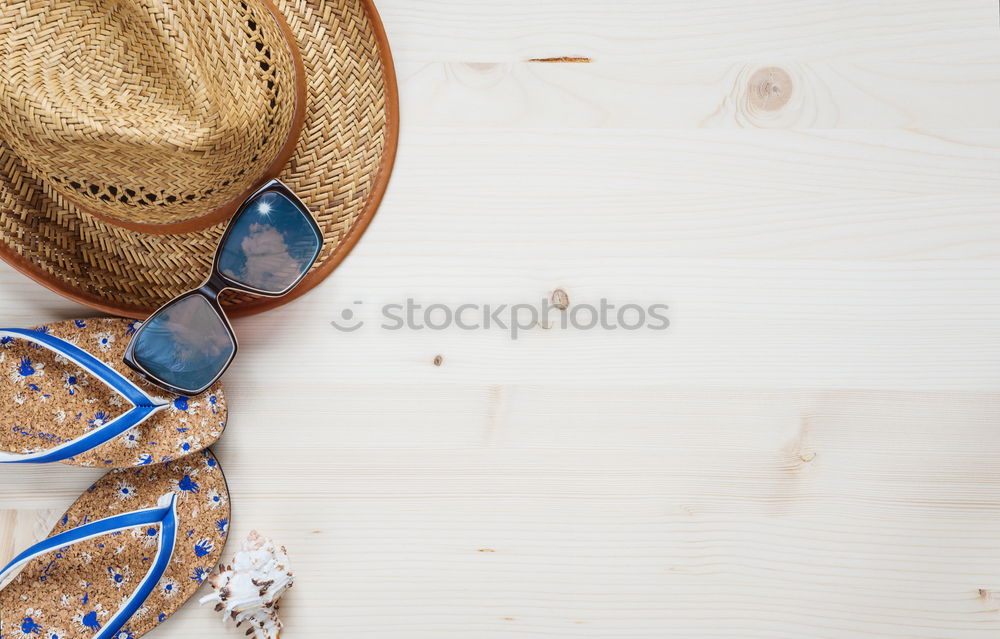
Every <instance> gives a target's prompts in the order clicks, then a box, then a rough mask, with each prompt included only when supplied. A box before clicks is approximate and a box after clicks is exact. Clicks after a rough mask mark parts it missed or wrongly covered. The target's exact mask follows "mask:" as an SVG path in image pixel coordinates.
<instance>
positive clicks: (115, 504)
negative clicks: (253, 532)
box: [0, 450, 230, 639]
mask: <svg viewBox="0 0 1000 639" xmlns="http://www.w3.org/2000/svg"><path fill="white" fill-rule="evenodd" d="M164 498H166V499H167V500H168V501H171V502H172V508H173V517H174V520H173V521H172V522H171V526H170V528H167V529H165V528H164V527H163V526H162V525H161V526H159V527H157V526H155V525H141V526H136V527H132V528H130V529H126V530H121V531H119V532H111V533H107V534H101V535H95V536H92V537H89V538H87V539H86V540H85V541H78V542H75V543H72V544H71V545H65V546H63V545H62V540H60V539H52V538H53V537H55V536H56V535H59V534H63V535H73V534H78V533H79V531H81V530H83V529H82V528H80V527H81V526H85V525H88V524H89V525H91V526H98V525H100V523H101V521H108V519H106V518H115V517H116V516H122V515H125V514H126V513H128V514H129V515H128V516H134V513H135V512H136V511H141V510H142V509H154V508H156V507H157V506H158V504H159V505H161V506H162V504H164V503H165V502H164ZM147 512H148V511H147ZM229 512H230V511H229V492H228V489H227V487H226V480H225V477H224V476H223V474H222V469H221V468H220V467H219V464H218V462H217V461H216V459H215V457H214V456H213V455H212V453H211V452H209V451H207V450H206V451H203V452H201V453H199V454H196V455H191V456H188V457H186V458H184V459H182V460H179V461H177V462H168V463H166V464H159V465H155V466H147V467H144V468H140V469H117V470H113V471H111V472H109V473H108V474H107V475H105V476H104V477H102V478H101V479H100V480H98V481H97V483H95V484H94V485H93V486H91V487H90V488H89V489H87V491H86V492H85V493H84V494H83V495H82V496H81V497H80V498H79V499H77V501H76V502H75V503H74V504H73V505H72V506H70V507H69V509H68V510H67V511H66V513H65V514H64V515H63V516H62V517H61V518H60V519H59V522H58V523H57V524H56V526H55V527H54V528H53V529H52V531H51V533H50V534H49V537H48V539H51V540H52V541H50V542H48V543H49V544H56V542H58V544H57V545H58V546H59V547H57V548H55V549H54V550H53V551H51V552H47V553H46V554H43V555H39V556H37V558H34V559H30V560H28V561H27V563H24V566H23V568H21V570H20V572H19V573H17V574H16V576H14V577H13V580H12V581H10V582H9V583H8V584H7V585H6V587H4V588H3V589H2V590H0V636H6V637H16V636H21V635H24V636H27V637H39V638H44V639H48V638H49V637H58V638H59V639H94V637H104V636H108V637H122V636H124V637H129V638H130V639H136V638H137V637H139V636H141V635H143V634H145V633H146V632H148V631H149V630H151V629H153V628H154V627H156V626H157V625H158V624H160V623H161V622H163V621H164V620H166V619H167V618H168V617H169V616H170V615H171V614H173V613H174V612H175V611H177V610H178V609H179V608H180V607H181V605H183V603H184V602H185V601H187V600H188V599H189V598H191V597H192V596H193V595H194V594H195V593H196V592H197V590H198V588H199V587H200V586H201V584H202V582H203V581H204V579H205V578H206V577H207V576H208V574H209V573H210V571H211V570H212V568H213V567H214V566H215V565H216V564H218V562H219V557H220V556H221V554H222V549H223V546H224V544H225V541H226V535H227V533H228V527H229ZM119 518H123V517H119ZM164 530H166V532H164ZM161 535H162V536H163V538H164V539H167V538H170V536H171V535H174V539H175V540H174V543H173V545H172V546H171V547H170V548H169V549H167V552H161V550H160V548H159V546H160V545H161V544H160V536H161ZM39 543H40V544H45V543H46V542H45V541H42V542H39ZM161 561H162V564H161V563H159V562H161ZM154 566H159V567H161V568H162V569H163V573H162V577H161V578H159V579H158V580H155V581H154V579H153V578H154V577H155V576H156V574H157V573H156V572H155V571H154V569H153V567H154ZM12 575H13V573H12V574H11V576H12ZM9 578H10V576H8V579H9ZM144 580H145V584H144V583H143V582H144ZM143 588H146V589H149V594H148V596H146V597H145V598H142V597H140V596H139V595H137V594H136V593H138V592H144V590H143ZM129 598H132V601H133V602H134V603H131V604H128V605H133V606H134V607H135V612H134V614H127V613H122V612H120V611H121V610H126V608H125V606H126V605H127V604H126V602H127V601H128V600H129ZM116 614H117V615H118V618H117V619H116V618H115V616H116ZM19 633H20V634H19Z"/></svg>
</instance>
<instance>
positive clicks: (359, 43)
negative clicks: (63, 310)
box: [0, 0, 398, 318]
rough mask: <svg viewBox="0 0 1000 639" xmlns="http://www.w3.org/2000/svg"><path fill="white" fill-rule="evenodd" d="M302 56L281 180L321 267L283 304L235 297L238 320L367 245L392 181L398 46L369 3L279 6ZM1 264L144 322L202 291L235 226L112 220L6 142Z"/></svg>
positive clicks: (299, 0)
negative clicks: (311, 219) (314, 235)
mask: <svg viewBox="0 0 1000 639" xmlns="http://www.w3.org/2000/svg"><path fill="white" fill-rule="evenodd" d="M274 5H275V6H276V7H277V9H278V11H279V12H280V13H281V15H282V16H283V18H284V19H285V21H286V22H287V23H288V26H289V28H290V29H291V31H292V34H293V35H294V37H295V39H296V41H297V42H298V45H299V48H300V50H301V55H302V61H303V63H304V66H305V75H306V78H305V81H306V113H305V123H304V125H303V128H302V132H301V134H300V136H299V138H298V144H297V146H296V148H295V151H294V153H293V154H292V157H291V159H290V160H289V162H288V164H287V165H286V166H285V168H284V170H283V171H281V173H279V174H278V178H279V179H281V180H282V181H283V182H285V183H286V184H287V185H288V186H289V187H290V188H291V189H292V190H293V191H294V192H295V193H296V194H297V195H298V196H299V197H300V198H301V199H302V200H303V201H304V202H305V203H306V205H307V206H308V207H309V209H310V211H312V213H313V214H314V215H315V217H316V219H317V221H318V222H319V225H320V228H321V229H322V231H323V235H324V246H323V251H322V253H321V255H320V259H319V260H318V261H317V264H316V265H315V266H314V267H313V269H312V271H310V273H309V274H308V275H307V276H306V278H305V279H304V280H303V281H302V283H301V284H300V285H299V287H298V288H296V289H295V291H293V292H292V293H291V294H289V295H287V296H285V297H283V298H277V299H263V298H255V297H251V296H246V295H231V296H227V297H226V298H225V300H224V303H225V305H226V306H227V307H228V310H229V312H230V314H231V315H233V316H240V315H247V314H251V313H254V312H259V311H261V310H264V309H266V308H270V307H273V306H276V305H279V304H283V303H285V302H288V301H289V300H291V299H293V298H294V297H296V296H298V295H301V294H302V293H304V292H306V291H307V290H309V289H310V288H312V287H313V286H315V285H316V284H318V283H319V282H320V281H321V280H322V279H323V278H324V277H326V276H327V275H328V274H329V273H330V272H331V271H332V270H333V268H334V267H335V266H336V265H337V264H339V263H340V261H341V260H343V258H344V257H345V256H346V255H347V253H348V252H349V251H350V249H351V248H352V247H353V246H354V244H355V243H356V242H357V241H358V239H359V237H360V236H361V234H362V233H363V232H364V230H365V228H366V227H367V225H368V223H369V221H370V220H371V217H372V216H373V215H374V213H375V210H376V208H377V207H378V203H379V201H380V200H381V197H382V194H383V193H384V191H385V187H386V184H387V183H388V180H389V173H390V171H391V169H392V163H393V160H394V158H395V151H396V141H397V136H398V98H397V93H396V83H395V74H394V71H393V65H392V58H391V55H390V52H389V46H388V42H387V40H386V37H385V32H384V31H383V28H382V24H381V21H380V20H379V17H378V13H377V12H376V10H375V8H374V6H373V5H372V4H371V1H370V0H274ZM0 160H2V161H0V214H2V224H0V257H3V259H5V260H6V261H7V262H9V263H11V264H12V265H14V266H15V267H16V268H18V269H19V270H21V271H22V272H24V273H25V274H27V275H29V276H30V277H32V278H34V279H36V280H37V281H39V282H40V283H42V284H44V285H45V286H47V287H49V288H51V289H53V290H55V291H57V292H59V293H61V294H63V295H66V296H67V297H70V298H72V299H74V300H77V301H79V302H81V303H83V304H86V305H88V306H91V307H93V308H96V309H98V310H101V311H104V312H109V313H114V314H118V315H125V316H129V317H136V318H143V317H146V316H147V315H148V314H149V313H151V312H152V311H154V310H156V308H158V307H159V306H161V305H162V304H164V303H165V302H167V301H169V300H170V299H172V298H174V297H176V296H177V295H179V294H181V293H183V292H185V291H187V290H190V289H192V288H194V287H196V286H198V285H199V284H201V282H202V280H203V279H204V278H205V276H206V275H207V274H208V272H209V270H210V268H211V259H212V255H213V254H214V252H215V248H216V246H217V244H218V241H219V238H220V237H221V235H222V232H223V231H224V230H225V224H224V223H223V224H219V225H216V226H212V227H209V228H207V229H204V230H201V231H197V232H191V233H182V234H172V235H153V234H148V233H141V232H136V231H130V230H128V229H124V228H121V227H118V226H114V225H111V224H108V223H106V222H103V221H101V220H99V219H97V218H95V217H93V216H91V215H89V214H87V213H85V212H83V211H81V210H79V209H78V208H76V207H75V206H74V205H73V204H72V203H71V202H69V201H67V200H66V199H65V198H63V197H62V196H61V195H59V193H57V192H55V191H53V190H52V189H50V188H48V187H47V186H46V183H45V182H44V181H43V180H40V179H39V178H38V176H35V175H33V174H32V173H31V171H30V170H29V169H28V168H27V167H26V166H25V165H24V164H23V162H21V161H20V159H19V158H18V157H17V156H16V155H15V154H14V153H13V152H11V149H10V148H9V147H8V146H6V144H4V143H3V141H0Z"/></svg>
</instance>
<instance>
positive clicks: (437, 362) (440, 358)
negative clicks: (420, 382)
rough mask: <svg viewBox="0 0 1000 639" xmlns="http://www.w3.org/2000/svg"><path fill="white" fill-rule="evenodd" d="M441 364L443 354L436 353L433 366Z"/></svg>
mask: <svg viewBox="0 0 1000 639" xmlns="http://www.w3.org/2000/svg"><path fill="white" fill-rule="evenodd" d="M441 364H444V356H443V355H436V356H435V357H434V365H435V366H440V365H441Z"/></svg>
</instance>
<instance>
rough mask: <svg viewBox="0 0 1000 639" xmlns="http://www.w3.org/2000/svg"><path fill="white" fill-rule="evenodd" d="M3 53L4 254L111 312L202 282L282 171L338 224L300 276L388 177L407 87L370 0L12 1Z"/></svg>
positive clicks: (314, 275)
mask: <svg viewBox="0 0 1000 639" xmlns="http://www.w3.org/2000/svg"><path fill="white" fill-rule="evenodd" d="M0 59H2V60H3V61H4V71H3V73H2V74H0V257H3V259H4V260H6V261H7V262H9V263H11V264H12V265H14V266H15V267H17V268H18V269H19V270H21V271H23V272H24V273H26V274H27V275H29V276H31V277H32V278H34V279H36V280H38V281H39V282H41V283H43V284H44V285H46V286H48V287H49V288H51V289H53V290H55V291H57V292H59V293H62V294H64V295H66V296H68V297H70V298H72V299H74V300H77V301H80V302H82V303H84V304H87V305H89V306H92V307H94V308H97V309H99V310H103V311H107V312H111V313H116V314H121V315H128V316H132V317H144V316H146V315H148V314H149V313H150V312H151V311H153V310H155V309H156V308H157V307H158V306H159V305H161V304H162V303H164V302H166V301H168V300H169V299H171V298H172V297H174V296H176V295H178V294H180V293H182V292H184V291H185V290H188V289H190V288H193V287H195V286H197V285H198V284H200V283H201V280H202V279H203V278H204V277H205V276H206V275H207V274H208V272H209V270H210V266H211V257H212V254H213V252H214V249H215V246H216V244H217V242H218V239H219V237H220V236H221V235H222V232H223V230H224V229H225V223H226V221H227V220H228V218H229V217H230V216H231V215H232V213H233V212H234V210H235V208H236V207H237V206H238V205H239V203H240V202H241V201H242V200H243V199H244V198H245V197H246V196H247V195H249V194H250V193H252V192H253V191H254V190H255V189H256V188H257V187H258V186H259V185H260V184H261V183H263V182H264V181H266V180H268V179H271V178H273V177H278V178H279V179H281V180H282V181H283V182H285V183H286V184H288V186H289V187H291V189H292V190H293V191H294V192H295V193H296V194H297V195H298V196H299V197H300V198H301V199H302V200H303V201H304V202H305V203H306V204H307V205H308V206H309V208H310V210H311V211H312V212H313V214H314V215H315V216H316V218H317V221H318V222H319V224H320V227H321V228H322V230H323V233H324V236H325V243H324V247H323V252H322V254H321V256H320V260H319V262H318V263H317V265H316V266H315V267H314V269H313V271H312V272H310V273H309V275H308V276H307V277H306V279H305V280H304V281H303V283H302V285H300V287H299V288H298V289H296V291H295V293H302V292H304V291H305V290H307V289H309V288H311V287H312V286H315V285H316V284H317V283H318V282H319V281H320V280H321V279H322V278H323V277H325V276H326V275H328V274H329V273H330V271H331V270H332V269H333V268H334V266H336V265H337V264H338V263H339V262H340V261H341V260H342V259H343V258H344V256H345V255H346V254H347V252H348V251H349V250H350V249H351V247H352V246H353V245H354V243H355V242H356V241H357V240H358V237H359V236H360V235H361V233H362V232H363V231H364V229H365V227H366V226H367V224H368V222H369V221H370V219H371V217H372V215H373V214H374V213H375V209H376V207H377V206H378V202H379V200H380V198H381V197H382V193H383V191H384V190H385V186H386V182H387V181H388V179H389V172H390V170H391V168H392V162H393V158H394V155H395V146H396V135H397V128H398V126H397V117H398V116H397V98H396V86H395V77H394V74H393V67H392V60H391V57H390V54H389V47H388V44H387V42H386V38H385V33H384V32H383V30H382V25H381V23H380V21H379V17H378V14H377V13H376V11H375V8H374V7H373V6H372V5H371V2H370V0H5V1H4V2H3V3H2V6H0ZM289 297H291V296H288V297H286V298H282V299H280V300H274V299H255V298H252V297H240V296H233V297H231V298H230V299H228V303H227V306H229V307H230V311H231V313H232V314H234V315H241V314H248V313H253V312H257V311H260V310H263V309H264V308H267V307H270V306H274V305H275V304H277V303H282V302H284V301H287V300H288V298H289Z"/></svg>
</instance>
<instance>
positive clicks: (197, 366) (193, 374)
mask: <svg viewBox="0 0 1000 639" xmlns="http://www.w3.org/2000/svg"><path fill="white" fill-rule="evenodd" d="M134 340H135V341H134V344H133V347H132V349H133V350H132V357H133V358H134V359H135V362H136V363H137V364H139V365H140V366H141V367H142V368H144V369H145V370H146V371H147V372H149V373H150V374H152V375H153V376H154V377H156V378H158V379H160V380H161V381H163V382H165V383H167V384H169V385H170V386H173V387H175V388H178V389H181V390H186V391H188V392H192V393H193V392H195V391H196V390H198V389H201V388H204V387H205V386H208V385H209V384H211V383H212V382H213V381H215V379H216V378H217V377H218V376H219V375H220V374H221V373H222V371H223V370H224V369H225V367H226V365H227V364H228V363H229V360H230V359H231V358H232V356H233V353H234V352H235V351H236V344H235V343H234V342H233V338H232V335H230V333H229V330H228V329H227V327H226V325H225V323H224V320H223V319H222V318H221V317H220V316H219V314H218V313H217V312H216V311H215V308H214V307H213V306H212V305H211V304H210V303H209V302H208V300H206V299H205V298H203V297H202V296H200V295H191V296H189V297H184V298H181V299H180V300H178V301H177V302H174V303H172V304H170V305H168V306H165V307H163V308H162V309H160V310H159V311H158V312H157V313H156V314H155V315H153V316H152V317H151V318H149V319H148V320H146V322H145V323H144V324H143V325H142V327H141V328H140V329H139V333H138V334H137V335H136V336H135V338H134Z"/></svg>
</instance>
